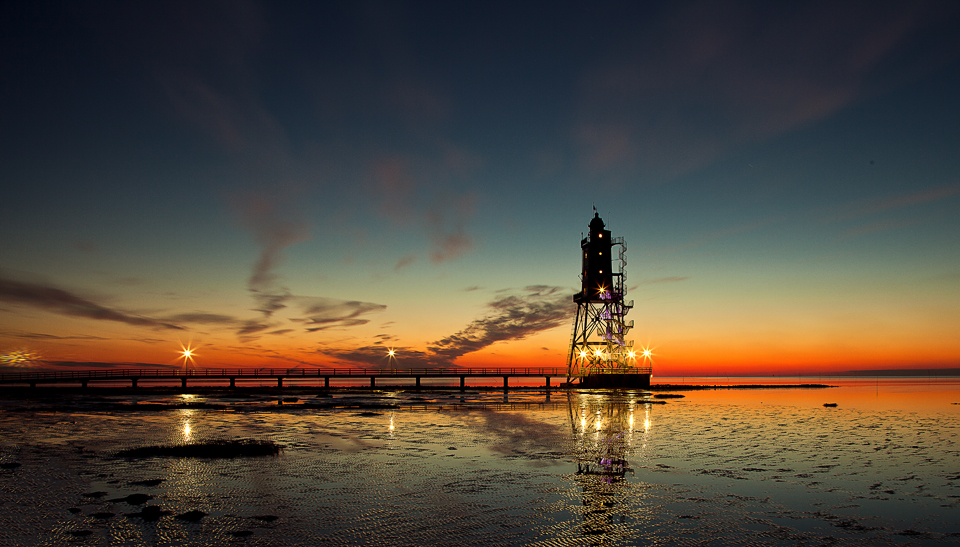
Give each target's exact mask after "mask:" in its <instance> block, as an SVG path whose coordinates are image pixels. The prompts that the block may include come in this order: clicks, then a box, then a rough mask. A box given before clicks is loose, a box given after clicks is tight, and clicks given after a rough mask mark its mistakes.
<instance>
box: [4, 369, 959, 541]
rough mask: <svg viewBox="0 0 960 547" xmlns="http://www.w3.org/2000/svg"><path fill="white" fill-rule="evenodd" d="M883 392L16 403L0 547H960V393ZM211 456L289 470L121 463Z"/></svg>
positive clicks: (7, 420)
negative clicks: (236, 448)
mask: <svg viewBox="0 0 960 547" xmlns="http://www.w3.org/2000/svg"><path fill="white" fill-rule="evenodd" d="M891 385H892V384H891ZM868 387H869V386H864V385H854V386H846V387H844V388H837V389H832V390H759V391H753V390H750V391H697V392H682V393H683V395H684V396H685V397H684V398H681V399H655V398H653V396H652V394H649V393H647V394H644V393H621V394H613V393H606V394H590V393H571V394H570V395H569V396H568V395H567V394H565V393H562V392H560V393H558V392H554V393H552V394H551V397H550V401H549V402H547V401H546V398H545V395H544V394H543V393H542V392H536V391H531V392H511V393H510V394H509V396H505V395H503V394H502V393H495V392H493V393H489V392H488V393H468V394H467V395H465V396H463V397H461V394H460V393H458V392H447V393H445V392H440V393H428V392H423V393H419V394H418V393H413V392H407V393H389V392H383V393H362V392H356V393H338V394H335V396H334V397H333V398H319V399H317V398H314V397H313V396H312V395H309V396H302V395H301V396H299V397H298V399H299V400H298V401H297V402H296V403H292V404H291V403H290V402H288V403H287V404H284V405H279V404H278V401H277V398H276V397H271V396H262V397H240V398H219V397H200V396H197V397H188V398H184V397H181V396H171V395H143V396H137V397H134V398H131V397H129V396H117V397H113V398H108V399H106V401H108V402H110V403H111V404H119V405H120V409H118V407H117V406H111V407H110V408H111V410H110V411H103V410H102V408H104V407H105V399H102V398H97V397H89V398H80V399H77V400H74V401H72V402H71V405H70V409H68V410H63V406H62V405H58V404H55V402H56V399H52V400H50V401H45V402H29V403H25V402H24V401H22V400H16V401H0V409H3V410H2V411H0V464H11V463H19V464H20V466H19V467H10V466H8V467H10V468H2V469H0V544H3V545H27V544H37V545H62V544H78V545H210V544H236V545H316V544H338V545H425V544H431V545H471V544H482V545H600V544H602V545H647V544H650V545H706V544H709V545H748V544H764V545H769V544H783V545H797V544H804V545H822V544H828V545H829V544H843V545H941V544H943V545H956V544H958V543H960V524H958V519H957V518H956V516H957V515H960V510H958V504H960V435H958V434H960V412H958V410H960V405H953V404H951V403H952V402H960V395H958V392H957V391H956V390H955V386H953V385H952V384H951V385H947V386H946V387H944V386H943V385H928V386H927V387H923V386H920V387H918V386H909V387H907V388H904V389H906V390H907V392H909V393H911V394H912V395H911V396H910V397H907V400H915V401H916V402H917V404H916V405H914V406H910V405H904V404H903V401H904V399H903V397H901V396H900V395H897V396H893V395H890V396H886V395H885V396H884V397H881V396H880V394H879V389H877V392H878V393H877V394H876V395H875V400H873V401H870V400H869V397H868V395H869V393H868V389H867V388H868ZM898 389H899V388H898ZM678 393H680V392H678ZM884 393H885V394H892V393H894V391H893V390H890V391H885V392H884ZM896 393H901V391H896ZM505 398H506V401H504V399H505ZM881 399H883V401H884V402H883V403H881V402H880V400H881ZM951 399H956V401H953V400H951ZM318 401H321V402H324V403H333V402H339V403H342V404H343V405H349V406H355V407H358V408H339V409H338V408H328V409H318V408H305V405H304V403H307V404H308V405H309V404H310V403H314V402H318ZM931 401H936V402H931ZM62 402H63V401H60V403H62ZM132 402H137V404H138V407H139V408H138V407H134V406H132V405H131V404H129V403H132ZM182 402H191V403H197V402H201V403H207V404H208V405H209V404H219V405H222V406H221V407H216V408H214V409H211V408H168V409H165V410H159V411H158V410H156V408H157V407H156V406H151V407H150V409H144V407H146V406H147V405H171V404H176V403H182ZM664 402H665V404H657V403H664ZM824 402H837V403H838V406H837V407H835V408H826V407H823V406H822V404H823V403H824ZM921 402H922V404H920V403H921ZM390 405H396V406H393V407H391V406H390ZM53 409H60V410H59V411H57V412H54V411H53ZM213 438H259V439H269V440H274V441H276V442H279V443H281V444H283V445H284V447H285V449H284V451H283V452H282V454H281V455H279V456H276V457H262V458H236V459H225V460H224V459H221V460H203V459H196V458H149V459H140V460H126V459H117V458H115V457H113V454H114V453H116V452H117V451H118V450H121V449H125V448H132V447H136V446H144V445H150V444H164V443H182V442H189V441H197V440H204V439H213ZM137 483H139V484H137ZM131 494H146V495H148V496H151V498H150V499H149V500H147V501H146V502H145V503H143V502H141V504H140V505H135V504H133V503H131V502H130V501H131V500H130V498H127V496H129V495H131ZM132 501H141V500H136V499H133V500H132ZM151 506H152V507H157V508H158V509H154V510H153V511H154V513H153V514H150V510H147V511H144V507H151ZM189 511H202V512H203V513H206V515H205V516H202V518H199V520H197V521H195V522H194V521H189V520H184V519H181V518H177V516H178V515H184V514H185V513H187V512H189ZM144 517H146V518H144Z"/></svg>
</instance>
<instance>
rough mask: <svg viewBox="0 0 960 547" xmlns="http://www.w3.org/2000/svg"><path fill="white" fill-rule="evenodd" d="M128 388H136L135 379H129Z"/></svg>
mask: <svg viewBox="0 0 960 547" xmlns="http://www.w3.org/2000/svg"><path fill="white" fill-rule="evenodd" d="M130 387H137V379H136V378H131V379H130Z"/></svg>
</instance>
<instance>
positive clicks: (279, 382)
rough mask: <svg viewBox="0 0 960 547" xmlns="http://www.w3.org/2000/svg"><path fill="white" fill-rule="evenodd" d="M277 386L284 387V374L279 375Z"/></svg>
mask: <svg viewBox="0 0 960 547" xmlns="http://www.w3.org/2000/svg"><path fill="white" fill-rule="evenodd" d="M277 387H283V376H278V377H277Z"/></svg>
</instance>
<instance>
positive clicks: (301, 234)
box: [234, 194, 309, 337]
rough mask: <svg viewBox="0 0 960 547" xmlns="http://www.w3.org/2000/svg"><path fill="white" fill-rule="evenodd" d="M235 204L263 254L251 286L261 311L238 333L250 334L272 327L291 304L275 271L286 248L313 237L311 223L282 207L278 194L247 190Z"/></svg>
mask: <svg viewBox="0 0 960 547" xmlns="http://www.w3.org/2000/svg"><path fill="white" fill-rule="evenodd" d="M234 205H235V207H236V209H237V211H238V212H239V214H240V217H241V219H242V220H243V223H244V224H245V225H246V227H247V228H248V229H249V230H250V232H251V233H252V234H253V237H254V239H255V240H256V242H257V243H258V244H259V245H260V256H259V257H258V258H257V261H256V262H254V264H253V268H252V271H251V273H250V277H249V279H248V280H247V289H248V290H249V291H250V294H251V296H252V297H253V300H254V303H255V305H256V307H255V308H253V309H254V311H257V312H260V314H261V317H260V318H259V319H257V320H249V321H246V322H245V323H244V324H243V326H241V328H240V329H239V330H238V331H237V334H239V335H240V336H244V337H249V336H251V335H254V334H256V333H258V332H262V331H264V330H267V329H269V328H270V327H271V325H270V324H269V319H270V318H271V317H272V316H273V314H274V313H276V312H277V311H279V310H282V309H284V308H285V307H287V304H286V302H287V301H288V300H289V299H290V298H291V297H292V295H291V294H290V290H289V289H287V288H286V287H283V286H280V285H279V283H278V275H277V273H276V271H275V269H276V268H277V266H278V265H279V264H280V261H281V260H282V258H283V250H284V249H286V248H287V247H289V246H291V245H293V244H295V243H298V242H300V241H303V240H305V239H307V238H308V237H309V231H308V229H307V223H306V222H305V221H302V220H300V219H299V218H298V215H297V212H296V211H295V209H293V208H292V207H282V205H281V203H280V201H279V200H278V199H275V198H267V197H265V196H263V195H258V194H246V195H244V196H242V197H241V198H240V199H237V200H235V202H234Z"/></svg>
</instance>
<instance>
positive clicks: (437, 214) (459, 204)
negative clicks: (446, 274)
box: [426, 195, 475, 263]
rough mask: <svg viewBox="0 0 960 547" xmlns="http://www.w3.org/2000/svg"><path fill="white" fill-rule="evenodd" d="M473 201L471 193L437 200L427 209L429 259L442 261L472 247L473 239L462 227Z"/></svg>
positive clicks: (470, 213) (470, 211)
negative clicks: (429, 240)
mask: <svg viewBox="0 0 960 547" xmlns="http://www.w3.org/2000/svg"><path fill="white" fill-rule="evenodd" d="M474 201H475V197H474V196H472V195H468V196H461V197H459V198H456V199H451V200H445V201H442V202H438V203H437V204H435V205H434V206H433V207H432V208H430V209H429V210H428V211H427V215H426V218H427V229H428V230H429V231H430V239H431V241H432V243H433V248H432V250H431V251H430V260H432V261H433V262H435V263H436V262H444V261H446V260H451V259H454V258H458V257H460V256H461V255H463V254H465V253H466V252H468V251H469V250H470V249H472V248H473V239H471V238H470V236H468V235H467V234H466V232H465V230H464V227H465V222H466V220H467V219H468V218H470V217H471V216H472V214H473V204H474Z"/></svg>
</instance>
